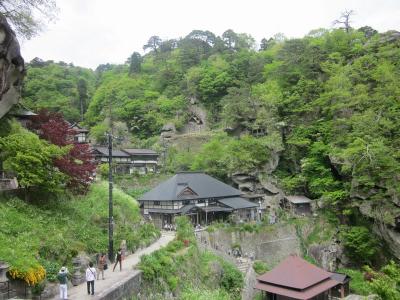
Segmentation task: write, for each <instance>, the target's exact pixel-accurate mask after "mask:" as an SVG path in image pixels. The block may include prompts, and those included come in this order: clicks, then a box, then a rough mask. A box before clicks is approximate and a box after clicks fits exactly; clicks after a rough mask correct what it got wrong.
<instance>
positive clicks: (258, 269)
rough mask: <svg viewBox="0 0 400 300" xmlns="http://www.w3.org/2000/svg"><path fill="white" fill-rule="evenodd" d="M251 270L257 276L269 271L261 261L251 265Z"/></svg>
mask: <svg viewBox="0 0 400 300" xmlns="http://www.w3.org/2000/svg"><path fill="white" fill-rule="evenodd" d="M253 269H254V271H255V272H256V273H257V274H258V275H262V274H264V273H265V272H268V271H269V269H268V266H267V264H266V263H265V262H263V261H261V260H256V261H255V262H254V263H253Z"/></svg>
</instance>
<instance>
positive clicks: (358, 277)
mask: <svg viewBox="0 0 400 300" xmlns="http://www.w3.org/2000/svg"><path fill="white" fill-rule="evenodd" d="M337 271H338V272H339V273H344V274H346V275H349V276H350V277H351V280H350V291H351V292H352V293H354V294H357V295H363V296H367V295H369V294H371V293H372V289H371V287H370V285H369V284H368V282H367V281H366V280H365V279H364V274H363V272H362V271H360V270H354V269H338V270H337Z"/></svg>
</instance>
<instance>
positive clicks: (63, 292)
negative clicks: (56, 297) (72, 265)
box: [57, 267, 68, 300]
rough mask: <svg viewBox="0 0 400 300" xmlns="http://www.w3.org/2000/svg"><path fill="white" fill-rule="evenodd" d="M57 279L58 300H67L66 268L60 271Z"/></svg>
mask: <svg viewBox="0 0 400 300" xmlns="http://www.w3.org/2000/svg"><path fill="white" fill-rule="evenodd" d="M57 279H58V281H59V282H60V299H61V300H64V299H68V269H67V268H66V267H62V268H61V269H60V271H59V272H58V274H57Z"/></svg>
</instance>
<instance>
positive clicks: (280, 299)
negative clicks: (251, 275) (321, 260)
mask: <svg viewBox="0 0 400 300" xmlns="http://www.w3.org/2000/svg"><path fill="white" fill-rule="evenodd" d="M350 279H351V278H350V277H349V276H347V275H345V274H340V273H331V272H327V271H325V270H323V269H321V268H318V267H317V266H314V265H312V264H310V263H309V262H307V261H305V260H304V259H302V258H300V257H298V256H297V255H291V256H289V257H287V258H286V259H285V260H284V261H282V262H281V263H280V264H279V265H278V266H276V267H275V268H274V269H272V270H271V271H269V272H267V273H265V274H263V275H261V276H259V277H258V278H257V283H256V285H255V289H257V290H260V291H261V293H262V299H265V300H295V299H299V300H328V299H329V300H330V299H343V298H344V297H346V296H347V295H348V294H349V282H350Z"/></svg>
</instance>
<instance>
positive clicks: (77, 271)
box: [71, 256, 85, 286]
mask: <svg viewBox="0 0 400 300" xmlns="http://www.w3.org/2000/svg"><path fill="white" fill-rule="evenodd" d="M72 265H73V266H74V270H73V273H72V278H71V283H72V285H74V286H76V285H79V284H81V283H82V282H84V281H85V278H84V276H83V273H82V272H81V267H82V261H81V258H80V257H79V256H78V257H74V258H73V259H72Z"/></svg>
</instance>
